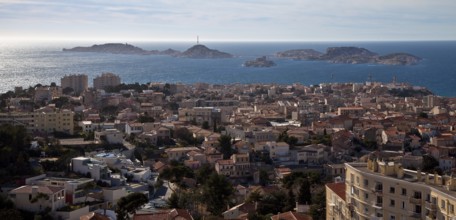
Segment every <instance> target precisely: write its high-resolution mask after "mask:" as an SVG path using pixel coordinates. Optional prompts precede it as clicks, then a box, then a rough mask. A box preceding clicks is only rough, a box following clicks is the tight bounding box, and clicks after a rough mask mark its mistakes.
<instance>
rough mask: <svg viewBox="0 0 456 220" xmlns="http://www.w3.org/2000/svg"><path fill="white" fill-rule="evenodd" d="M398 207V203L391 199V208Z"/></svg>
mask: <svg viewBox="0 0 456 220" xmlns="http://www.w3.org/2000/svg"><path fill="white" fill-rule="evenodd" d="M395 205H396V201H394V199H391V200H390V206H392V207H394V206H395Z"/></svg>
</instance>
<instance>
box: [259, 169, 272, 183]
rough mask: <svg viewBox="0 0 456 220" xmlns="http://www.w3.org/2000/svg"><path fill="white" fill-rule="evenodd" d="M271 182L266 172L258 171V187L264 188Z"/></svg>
mask: <svg viewBox="0 0 456 220" xmlns="http://www.w3.org/2000/svg"><path fill="white" fill-rule="evenodd" d="M270 181H271V180H270V179H269V174H268V171H266V170H263V169H261V170H260V185H262V186H266V185H268V184H269V182H270Z"/></svg>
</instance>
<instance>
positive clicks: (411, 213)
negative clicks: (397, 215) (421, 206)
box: [408, 211, 421, 219]
mask: <svg viewBox="0 0 456 220" xmlns="http://www.w3.org/2000/svg"><path fill="white" fill-rule="evenodd" d="M408 216H409V217H410V219H421V214H420V213H418V212H415V211H409V212H408Z"/></svg>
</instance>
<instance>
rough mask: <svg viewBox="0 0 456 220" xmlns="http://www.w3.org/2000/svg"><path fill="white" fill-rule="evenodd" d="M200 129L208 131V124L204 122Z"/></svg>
mask: <svg viewBox="0 0 456 220" xmlns="http://www.w3.org/2000/svg"><path fill="white" fill-rule="evenodd" d="M201 128H203V129H209V122H207V121H204V122H203V125H202V126H201Z"/></svg>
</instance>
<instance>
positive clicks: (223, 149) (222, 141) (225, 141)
mask: <svg viewBox="0 0 456 220" xmlns="http://www.w3.org/2000/svg"><path fill="white" fill-rule="evenodd" d="M218 142H219V145H220V153H222V154H223V159H228V158H230V157H231V155H233V149H232V148H231V136H229V135H222V136H220V137H219V139H218Z"/></svg>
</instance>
